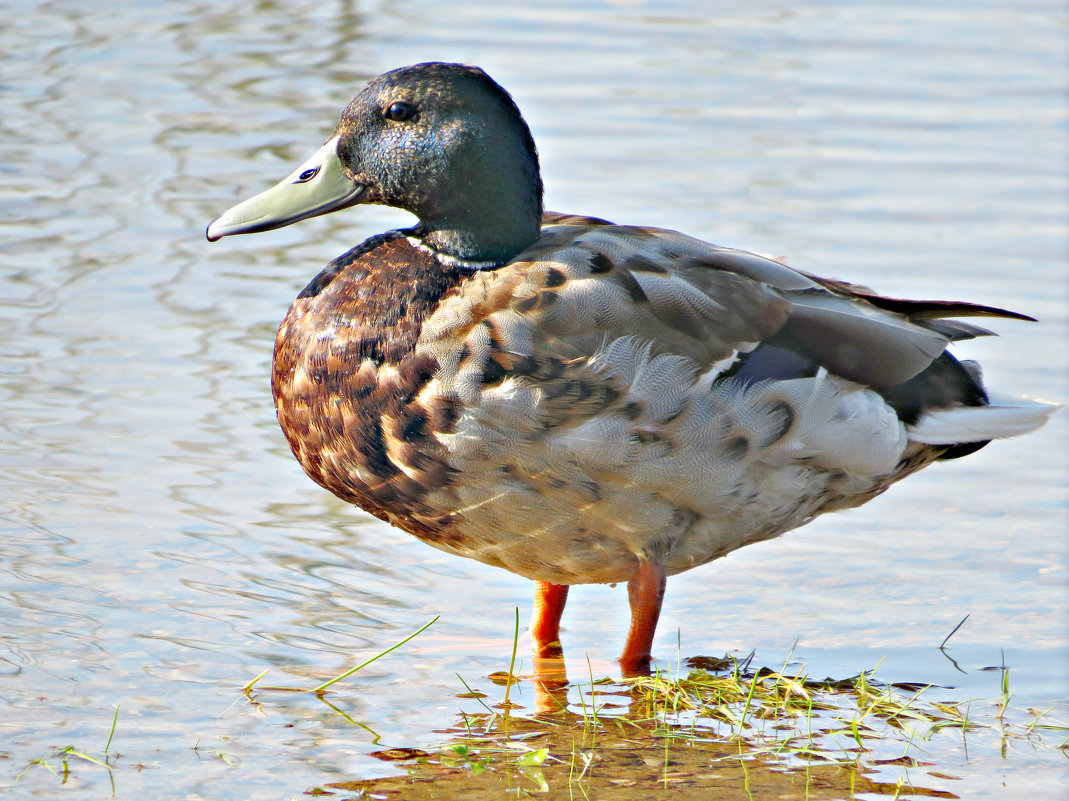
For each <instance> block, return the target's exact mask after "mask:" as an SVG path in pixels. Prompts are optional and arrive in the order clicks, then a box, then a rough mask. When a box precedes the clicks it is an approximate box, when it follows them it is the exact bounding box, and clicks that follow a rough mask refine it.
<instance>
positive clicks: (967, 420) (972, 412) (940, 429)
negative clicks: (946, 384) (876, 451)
mask: <svg viewBox="0 0 1069 801" xmlns="http://www.w3.org/2000/svg"><path fill="white" fill-rule="evenodd" d="M989 400H990V403H989V404H988V405H986V406H956V407H954V408H953V409H939V410H936V411H933V412H928V413H927V414H924V415H923V416H922V417H921V418H920V419H919V420H918V421H917V422H916V423H915V424H913V425H911V426H907V427H906V435H907V436H908V437H909V438H910V439H911V440H913V441H914V442H923V443H926V444H928V445H954V444H957V443H962V442H984V441H986V440H991V439H1003V438H1005V437H1016V436H1019V435H1021V434H1027V433H1028V432H1030V431H1035V430H1036V429H1037V428H1039V427H1040V426H1042V425H1043V424H1044V423H1046V422H1047V419H1048V418H1049V417H1050V416H1051V415H1052V414H1054V413H1055V412H1056V411H1058V409H1060V408H1061V406H1060V405H1059V404H1057V403H1050V402H1048V401H1041V400H1029V399H1028V398H1013V397H1008V396H998V395H991V396H990V397H989Z"/></svg>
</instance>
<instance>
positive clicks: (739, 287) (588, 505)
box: [208, 64, 1056, 666]
mask: <svg viewBox="0 0 1069 801" xmlns="http://www.w3.org/2000/svg"><path fill="white" fill-rule="evenodd" d="M358 202H375V203H384V204H387V205H392V206H396V207H398V208H402V209H406V210H408V211H411V212H412V213H414V214H416V216H417V217H418V218H419V224H418V225H417V226H415V227H414V228H411V229H408V230H405V231H394V232H388V233H385V234H382V235H379V236H376V237H372V238H371V239H369V240H368V241H367V242H365V243H363V244H362V245H360V246H358V247H356V248H354V249H353V250H351V251H349V252H348V253H347V254H345V255H344V256H342V257H340V258H339V259H336V260H335V261H334V262H332V263H331V264H330V265H329V266H328V267H327V268H326V270H324V271H323V272H322V273H320V275H319V276H317V277H316V278H315V279H314V280H313V281H312V282H311V283H310V284H309V285H308V286H307V287H306V289H305V290H304V291H303V292H301V293H300V295H299V296H298V297H297V299H296V300H295V301H294V303H293V306H292V307H291V308H290V310H289V313H288V314H287V315H286V318H285V320H284V321H283V323H282V325H281V326H280V328H279V332H278V337H277V340H276V345H275V359H274V367H273V381H272V386H273V391H274V397H275V404H276V407H277V410H278V418H279V423H280V424H281V426H282V429H283V431H284V432H285V435H286V437H287V439H288V441H289V443H290V446H291V448H292V449H293V452H294V454H295V455H296V456H297V458H298V460H299V461H300V463H301V465H302V466H303V467H304V469H305V471H306V472H307V473H308V475H309V476H311V477H312V478H313V479H314V480H315V481H316V482H318V483H319V484H321V485H322V486H324V487H325V488H327V489H328V490H330V491H331V492H333V493H334V494H336V495H337V496H339V497H341V498H343V499H345V500H347V501H350V502H352V503H355V504H357V505H359V506H361V507H362V508H364V509H366V510H367V511H369V512H370V513H372V514H374V515H376V516H378V517H380V518H381V519H383V520H386V521H389V522H390V523H392V524H394V525H396V526H399V527H401V528H403V529H404V530H406V531H408V532H410V533H412V534H414V535H415V536H417V537H419V538H421V539H423V540H424V541H426V542H428V543H430V544H431V545H434V546H435V547H438V548H441V549H443V550H446V551H449V552H451V553H455V554H459V555H462V556H466V557H470V558H473V559H478V560H480V561H482V562H485V563H487V564H491V565H496V566H499V567H503V568H506V569H508V570H511V571H514V572H516V573H519V574H520V575H523V576H527V577H528V578H531V579H535V580H536V581H539V582H542V583H543V584H544V585H570V584H581V583H591V582H618V581H629V582H630V587H631V589H632V603H633V608H634V609H635V610H636V611H635V617H634V618H633V627H632V633H631V634H630V635H629V639H628V645H627V648H626V649H625V655H624V657H623V658H622V659H623V661H624V663H625V664H626V665H632V666H634V665H641V664H642V663H643V661H644V660H645V661H647V662H648V658H649V643H650V641H651V640H652V636H653V626H654V625H655V623H656V615H657V611H658V610H659V607H660V598H661V593H662V592H663V577H664V575H665V574H671V573H677V572H680V571H683V570H687V569H689V568H692V567H694V566H696V565H700V564H703V563H705V562H708V561H710V560H712V559H716V558H718V557H720V556H723V555H725V554H727V553H730V552H731V551H733V550H735V549H737V548H740V547H742V546H744V545H746V544H748V543H752V542H756V541H759V540H764V539H768V538H771V537H775V536H777V535H779V534H782V533H783V532H785V531H788V530H790V529H792V528H795V527H797V526H800V525H803V524H805V523H807V522H809V521H810V520H812V519H813V518H814V517H816V516H817V515H819V514H821V513H823V512H828V511H833V510H837V509H844V508H849V507H851V506H856V505H858V504H861V503H864V502H865V501H867V500H869V499H871V498H872V497H874V496H875V495H878V494H879V493H881V492H883V491H884V490H885V489H887V487H889V486H890V485H891V484H892V483H894V482H895V481H898V480H900V479H901V478H904V477H905V476H907V475H909V474H911V473H913V472H915V471H917V470H919V469H921V468H922V467H924V466H926V465H927V464H929V463H931V462H932V461H934V460H936V459H940V458H954V457H957V456H961V455H964V454H965V453H967V452H971V451H972V450H976V449H977V448H979V447H982V446H983V445H984V444H985V443H986V441H987V440H989V439H992V438H996V437H1003V436H1015V435H1017V434H1021V433H1025V432H1026V431H1030V430H1033V429H1034V428H1037V427H1039V426H1040V425H1042V424H1043V422H1044V421H1045V419H1046V417H1047V416H1048V415H1049V414H1050V413H1051V412H1052V411H1053V410H1054V408H1056V407H1054V406H1053V405H1052V404H1042V403H1039V402H1033V401H1016V402H1006V401H998V402H991V401H990V400H989V398H988V395H987V392H986V390H985V388H984V387H983V384H982V381H981V375H980V370H979V367H978V366H976V365H974V364H972V363H969V362H959V361H957V360H956V359H955V358H954V357H953V356H952V355H950V354H949V353H948V352H947V350H946V348H947V346H948V344H949V343H951V342H952V341H958V340H961V339H969V338H972V337H976V336H986V335H988V334H990V332H989V331H988V330H986V329H984V328H981V327H979V326H976V325H972V324H970V323H965V322H962V321H960V320H957V319H954V318H956V317H960V316H987V317H1003V318H1011V319H1031V318H1028V317H1026V316H1024V315H1021V314H1017V313H1015V312H1010V311H1005V310H1002V309H997V308H994V307H989V306H981V305H978V304H972V303H964V302H947V301H918V300H904V299H899V298H887V297H882V296H880V295H877V294H876V293H875V292H873V291H872V290H870V289H868V288H867V287H861V286H858V285H854V284H849V283H847V282H843V281H839V280H833V279H825V278H820V277H817V276H814V275H810V274H808V273H804V272H801V271H797V270H794V269H791V268H790V267H788V266H786V265H784V264H782V263H780V262H778V261H775V260H773V259H768V258H764V257H762V256H758V255H755V254H752V253H746V252H743V251H739V250H734V249H731V248H724V247H719V246H716V245H711V244H708V243H706V242H702V241H700V240H697V239H694V238H692V237H689V236H685V235H683V234H680V233H677V232H674V231H668V230H661V229H654V228H643V227H636V226H622V225H614V224H612V223H610V222H608V221H606V220H603V219H600V218H596V217H586V216H582V215H569V214H560V213H554V212H549V213H545V214H543V212H542V205H541V179H540V178H539V174H538V160H537V154H536V153H535V150H534V144H533V141H532V140H531V137H530V132H529V130H528V129H527V126H526V124H525V123H524V122H523V120H522V118H521V117H520V115H519V111H518V110H517V109H516V107H515V104H514V103H513V102H512V99H511V98H510V97H509V96H508V94H507V93H506V92H505V91H504V90H503V89H501V87H499V86H497V84H495V83H494V82H493V81H491V80H490V79H489V77H487V76H486V75H485V73H483V72H482V71H481V70H478V69H476V68H473V67H464V66H461V65H450V64H424V65H416V66H414V67H409V68H404V69H401V70H396V71H394V72H391V73H387V74H386V75H383V76H380V78H377V79H376V80H375V81H372V82H371V84H369V85H368V87H367V88H365V89H364V90H363V91H362V92H361V93H360V94H359V95H358V96H357V97H356V98H354V100H353V102H352V103H351V104H350V105H349V108H348V109H346V112H345V114H344V115H343V117H342V120H341V122H340V123H339V126H338V129H337V131H336V132H335V134H334V136H333V137H331V138H330V139H329V140H328V141H327V143H326V144H325V145H324V146H323V148H321V149H320V150H319V151H317V153H316V154H315V155H314V156H313V157H312V158H311V159H309V160H308V161H307V162H305V163H304V164H303V165H301V167H300V168H298V171H296V172H295V173H294V174H293V175H292V176H291V177H290V178H288V179H286V181H283V182H282V183H280V184H279V185H278V186H276V187H274V188H272V189H269V190H268V191H267V192H264V193H263V194H261V195H259V196H257V197H255V198H252V199H250V200H248V201H245V202H244V203H242V204H239V205H238V206H235V207H234V208H233V209H231V210H230V211H229V212H227V213H226V214H224V215H223V216H222V217H220V218H219V219H218V220H216V221H215V222H213V223H212V224H211V226H209V229H208V237H209V239H213V240H214V239H218V238H220V237H222V236H226V235H229V234H233V233H245V232H253V231H260V230H267V229H269V228H272V227H278V226H279V225H286V224H289V223H291V222H294V221H296V220H298V219H302V218H304V217H308V216H314V215H316V214H322V213H324V212H326V211H331V210H333V209H336V208H344V207H345V206H348V205H353V204H354V203H358ZM658 581H660V582H661V583H660V585H658ZM658 586H660V588H661V589H660V590H658ZM540 593H541V595H540V597H541V598H542V599H543V602H544V603H540V604H539V605H537V606H536V610H538V611H536V623H535V624H534V625H533V626H532V632H535V633H537V637H538V638H541V639H540V640H539V642H537V643H536V645H538V646H539V647H541V646H547V647H548V645H551V644H552V641H553V640H554V638H555V632H556V625H557V623H556V620H557V619H559V614H560V609H561V606H562V604H563V598H564V596H563V594H561V593H559V592H555V591H545V592H543V591H542V590H540ZM547 598H550V599H556V600H554V601H553V602H552V603H554V604H556V605H557V607H556V611H555V613H554V612H552V611H551V612H549V613H546V614H548V615H549V619H548V621H547V620H542V621H541V622H540V621H539V619H538V616H539V615H542V614H543V612H544V610H545V603H549V602H548V601H545V599H547ZM553 614H555V615H556V617H555V618H554V617H553Z"/></svg>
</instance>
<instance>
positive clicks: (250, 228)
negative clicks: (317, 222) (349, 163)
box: [207, 136, 366, 242]
mask: <svg viewBox="0 0 1069 801" xmlns="http://www.w3.org/2000/svg"><path fill="white" fill-rule="evenodd" d="M365 189H366V187H364V186H363V185H362V184H359V183H357V182H355V181H354V180H353V179H352V178H350V177H349V175H348V173H346V171H345V167H344V166H343V165H342V163H341V159H340V158H339V157H338V137H337V136H334V137H331V138H330V139H328V140H327V142H326V144H324V145H323V147H321V148H319V150H317V151H316V152H315V153H314V154H313V155H312V157H311V158H310V159H308V160H307V161H306V162H304V163H303V164H302V165H301V166H300V167H298V168H297V169H295V170H294V171H293V172H291V173H290V174H289V175H288V176H287V177H286V178H285V179H284V180H282V181H280V182H279V183H277V184H275V185H274V186H272V187H271V188H270V189H268V190H267V191H266V192H261V193H260V194H258V195H256V196H255V197H251V198H249V199H248V200H246V201H244V202H242V203H238V205H236V206H234V208H232V209H230V210H228V211H227V212H225V213H224V214H223V215H222V216H221V217H219V219H217V220H215V221H214V222H212V224H211V225H209V226H208V231H207V236H208V241H209V242H215V241H216V240H219V239H222V238H223V237H224V236H231V235H233V234H254V233H256V232H258V231H270V230H271V229H273V228H281V227H282V226H284V225H289V224H290V223H295V222H297V221H298V220H306V219H308V218H309V217H317V216H319V215H320V214H326V213H327V212H331V211H337V210H338V209H344V208H346V207H348V206H353V205H355V204H357V203H360V202H361V201H362V200H363V197H364V191H365Z"/></svg>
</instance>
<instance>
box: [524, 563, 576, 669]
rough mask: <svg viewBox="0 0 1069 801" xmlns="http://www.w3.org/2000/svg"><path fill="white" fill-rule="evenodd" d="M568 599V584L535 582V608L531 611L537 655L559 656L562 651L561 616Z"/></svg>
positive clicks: (533, 638) (533, 639)
mask: <svg viewBox="0 0 1069 801" xmlns="http://www.w3.org/2000/svg"><path fill="white" fill-rule="evenodd" d="M567 600H568V586H567V585H566V584H550V583H549V582H548V581H536V582H535V596H534V609H533V611H532V612H531V640H532V641H533V643H534V651H535V654H536V655H537V656H544V657H549V656H557V657H559V656H560V655H561V653H562V648H561V644H560V617H561V615H562V614H563V613H564V603H565V601H567Z"/></svg>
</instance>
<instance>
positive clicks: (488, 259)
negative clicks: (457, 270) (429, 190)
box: [413, 143, 542, 269]
mask: <svg viewBox="0 0 1069 801" xmlns="http://www.w3.org/2000/svg"><path fill="white" fill-rule="evenodd" d="M481 144H482V146H481V147H479V148H477V149H476V148H471V149H470V150H469V152H468V157H467V158H466V159H464V160H463V167H461V168H460V169H459V170H458V171H457V172H454V173H453V174H452V175H450V176H449V184H450V185H449V186H448V187H447V188H446V191H438V192H435V193H434V197H435V200H434V201H430V200H429V198H428V199H427V200H425V201H424V203H421V204H420V206H421V208H418V209H414V211H416V213H417V216H418V217H419V219H420V224H419V225H418V226H417V227H416V228H415V229H414V231H413V232H414V233H415V235H416V236H418V237H419V239H420V240H421V241H422V243H423V245H424V247H426V248H428V249H429V250H431V251H432V252H434V253H435V254H436V255H437V256H439V257H440V258H441V259H442V260H443V261H446V262H450V263H453V264H455V265H456V266H460V267H463V266H468V267H470V268H475V269H487V268H492V267H499V266H501V265H502V264H505V263H507V262H508V261H510V260H511V259H512V258H513V257H515V256H516V255H517V254H518V253H520V252H521V251H522V250H524V249H525V248H526V247H528V246H529V245H531V244H532V243H533V242H534V241H535V240H536V239H538V237H539V233H540V231H541V228H542V179H541V176H540V175H539V171H538V160H537V156H536V155H535V153H534V150H533V147H531V148H530V150H527V149H521V148H515V149H514V150H512V152H510V149H511V148H508V147H501V146H500V145H497V144H496V143H495V144H494V145H492V146H491V145H489V143H481ZM472 151H475V152H472Z"/></svg>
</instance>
